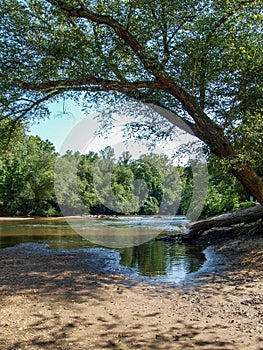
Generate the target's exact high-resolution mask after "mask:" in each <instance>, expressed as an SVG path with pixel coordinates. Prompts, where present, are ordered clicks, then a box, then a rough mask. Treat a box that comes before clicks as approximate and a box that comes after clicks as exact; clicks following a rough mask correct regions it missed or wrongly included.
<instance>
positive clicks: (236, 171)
mask: <svg viewBox="0 0 263 350" xmlns="http://www.w3.org/2000/svg"><path fill="white" fill-rule="evenodd" d="M166 91H170V93H171V94H174V96H177V95H178V96H177V99H179V98H180V99H181V102H182V104H183V106H184V109H185V110H186V111H187V112H188V113H189V114H190V115H191V116H192V118H193V120H194V121H195V124H191V123H189V124H187V126H188V127H189V128H190V129H191V130H192V132H193V135H195V136H196V137H197V138H199V139H200V140H202V141H203V142H205V143H206V144H207V145H208V146H209V148H210V149H211V152H212V153H214V154H215V155H216V156H218V157H220V158H222V159H226V160H228V161H229V163H230V164H234V165H230V171H231V172H232V174H233V175H234V176H235V177H236V178H237V179H238V180H239V181H240V182H241V183H242V185H243V186H244V187H245V189H246V190H247V192H248V193H249V194H250V195H252V196H253V197H254V198H256V200H257V201H258V202H259V203H260V204H261V205H263V181H262V179H261V178H260V177H259V176H258V175H257V174H256V173H255V172H254V170H253V169H252V168H251V166H250V165H249V164H248V163H246V164H244V163H242V162H241V161H240V160H238V155H237V154H236V152H235V150H234V148H233V146H232V144H231V142H230V141H229V140H228V138H227V137H226V136H225V135H224V130H223V129H222V128H221V127H220V126H219V125H217V124H216V123H214V122H213V121H212V120H211V119H209V118H208V116H207V115H206V113H205V112H204V111H203V110H202V108H201V107H200V106H199V105H198V103H197V102H196V101H195V100H194V99H193V97H192V96H190V95H187V94H186V93H185V96H184V99H183V100H182V95H183V92H182V91H180V92H181V94H180V95H179V94H177V91H175V92H174V93H172V87H171V84H170V90H169V88H168V87H167V88H166ZM150 107H151V108H153V109H154V110H155V111H156V112H157V113H159V114H161V115H162V116H164V117H165V118H166V119H167V120H168V121H169V122H171V123H173V124H174V125H175V126H176V127H180V124H179V123H178V116H177V115H175V114H174V117H173V113H172V112H170V111H168V110H166V109H165V108H162V107H160V106H156V105H153V104H151V105H150Z"/></svg>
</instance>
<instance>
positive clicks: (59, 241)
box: [0, 217, 205, 283]
mask: <svg viewBox="0 0 263 350" xmlns="http://www.w3.org/2000/svg"><path fill="white" fill-rule="evenodd" d="M186 223H187V221H186V220H185V218H184V217H174V218H170V217H169V218H163V217H159V218H158V217H155V218H147V217H130V218H127V217H123V218H121V217H120V218H112V219H106V218H105V219H94V218H89V219H87V218H86V219H82V218H79V219H72V220H67V221H66V220H65V219H31V220H12V221H1V222H0V249H4V248H7V247H11V246H16V245H19V244H24V243H27V246H28V244H30V243H34V244H35V243H41V244H46V245H48V249H51V250H60V251H61V250H63V251H67V250H78V249H94V248H103V249H97V251H98V252H100V251H101V252H103V255H105V253H106V255H105V256H106V259H107V252H108V253H110V254H109V256H110V259H109V261H108V264H107V269H108V271H110V272H114V271H116V270H118V267H119V271H126V272H127V271H129V274H132V275H134V276H136V275H137V276H140V277H141V278H143V279H146V280H151V281H152V282H156V283H159V282H160V283H175V282H179V281H181V280H183V279H184V278H185V277H186V276H187V275H189V274H190V273H192V272H196V271H198V270H199V269H200V267H201V266H202V265H203V264H204V262H205V256H204V254H203V252H202V250H201V249H200V248H198V247H195V246H189V245H186V244H181V243H171V242H167V241H162V240H159V238H160V237H161V236H163V235H166V234H168V233H169V234H171V233H178V231H179V230H180V226H182V225H185V224H186Z"/></svg>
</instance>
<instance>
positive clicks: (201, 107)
mask: <svg viewBox="0 0 263 350" xmlns="http://www.w3.org/2000/svg"><path fill="white" fill-rule="evenodd" d="M0 18H1V19H0V21H1V26H0V34H1V39H0V45H1V46H0V68H1V71H0V78H1V82H0V91H1V97H0V108H1V118H6V117H11V118H14V119H15V120H17V119H19V120H23V119H24V120H30V118H39V117H43V116H46V115H47V113H48V111H47V104H46V103H47V102H48V101H51V100H54V99H56V98H59V97H61V96H64V97H71V98H74V99H75V100H76V101H79V102H81V103H82V104H83V107H84V108H88V107H89V105H90V104H92V103H97V104H99V103H102V102H103V103H105V101H107V102H108V103H111V102H112V101H115V100H116V99H135V100H138V101H142V102H144V103H148V104H150V105H151V106H152V107H153V108H154V109H155V110H156V111H157V112H158V113H160V114H161V115H162V116H163V117H164V118H166V120H168V121H169V123H170V124H171V125H176V121H175V117H176V118H178V117H179V118H180V119H181V120H183V121H184V123H185V124H186V125H187V127H189V128H190V129H191V130H192V132H193V134H194V135H196V136H197V137H198V138H199V139H200V140H202V141H204V142H205V143H206V144H207V145H208V147H209V149H210V150H211V151H212V152H213V153H214V154H215V155H216V156H218V157H219V158H221V159H222V160H223V161H224V163H225V164H226V165H227V166H228V167H229V169H230V171H231V172H232V173H233V174H234V175H235V176H236V177H237V178H238V179H239V180H240V181H241V182H242V184H243V185H244V186H245V188H246V189H247V191H248V192H249V193H250V194H252V195H253V196H254V197H255V198H256V199H257V200H258V201H259V202H260V203H261V204H263V182H262V179H261V177H260V175H261V171H260V169H261V168H262V166H261V164H262V146H261V145H262V143H261V142H257V140H258V138H259V140H262V85H261V82H262V81H261V79H262V78H261V77H262V75H261V74H260V72H261V71H262V57H263V56H262V43H261V35H262V11H261V2H260V1H259V0H237V1H229V0H212V1H204V2H200V1H197V0H190V1H189V0H187V1H186V0H182V1H171V0H159V1H155V2H152V1H149V0H139V1H133V0H128V1H127V0H118V1H117V0H116V1H115V0H107V1H103V2H102V1H100V0H97V1H96V0H94V1H82V0H73V1H69V0H41V1H39V0H2V2H1V5H0ZM162 107H163V108H164V109H161V108H162ZM170 112H173V113H170Z"/></svg>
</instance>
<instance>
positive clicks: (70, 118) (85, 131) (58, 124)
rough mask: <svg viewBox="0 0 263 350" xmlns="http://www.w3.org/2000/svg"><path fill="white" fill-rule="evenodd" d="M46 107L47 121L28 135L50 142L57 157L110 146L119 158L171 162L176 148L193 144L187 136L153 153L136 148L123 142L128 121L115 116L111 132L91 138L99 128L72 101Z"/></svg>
mask: <svg viewBox="0 0 263 350" xmlns="http://www.w3.org/2000/svg"><path fill="white" fill-rule="evenodd" d="M49 107H50V112H51V114H50V118H49V119H43V120H41V121H39V123H38V124H35V125H33V126H32V127H31V129H30V133H31V134H32V135H38V136H40V137H41V138H42V139H44V140H46V139H48V140H49V141H51V142H52V143H53V144H54V145H55V147H56V150H57V151H58V152H60V154H63V153H64V152H65V151H66V150H68V149H71V150H73V151H80V152H81V153H83V154H85V153H88V152H89V151H95V152H99V151H100V150H102V149H104V148H105V147H106V146H112V147H114V149H115V155H116V156H120V155H121V154H122V153H123V152H124V151H129V152H130V153H131V154H132V155H133V156H134V157H135V158H137V157H139V156H140V155H141V154H149V153H151V152H153V153H165V154H166V155H168V156H169V157H170V158H171V157H172V154H173V153H174V151H175V149H176V148H177V147H178V146H179V145H182V144H184V143H185V141H186V142H187V141H189V140H193V138H192V137H191V136H190V135H188V136H187V135H184V136H183V137H182V138H181V139H180V137H178V138H177V139H176V140H174V142H170V143H163V144H160V145H158V147H157V148H156V149H154V150H149V149H148V148H147V147H146V145H145V144H144V143H143V141H142V142H141V143H140V144H138V143H135V142H134V140H130V141H128V142H127V140H126V142H124V139H123V137H122V132H121V128H122V126H123V125H124V124H125V121H126V122H127V120H128V121H130V119H129V117H122V116H118V115H117V116H116V115H115V117H116V121H114V123H115V124H114V128H113V129H112V131H111V132H110V133H109V134H108V135H107V136H106V137H105V136H103V137H102V136H98V135H97V136H96V135H95V134H94V131H97V130H98V129H99V125H98V123H97V122H96V121H95V119H93V118H92V114H90V115H88V116H87V115H85V114H84V112H83V111H82V110H81V107H80V106H79V105H77V104H76V103H75V102H73V101H72V100H67V101H64V102H63V100H60V101H58V102H57V103H52V104H50V105H49ZM94 114H95V112H94ZM127 118H128V119H127ZM184 157H185V156H184ZM184 157H183V158H181V159H180V161H183V163H186V162H187V158H188V157H186V158H184ZM180 161H179V163H180Z"/></svg>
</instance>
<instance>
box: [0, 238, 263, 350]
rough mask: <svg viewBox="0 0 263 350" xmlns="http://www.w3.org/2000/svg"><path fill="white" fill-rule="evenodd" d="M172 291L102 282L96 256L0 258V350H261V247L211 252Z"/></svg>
mask: <svg viewBox="0 0 263 350" xmlns="http://www.w3.org/2000/svg"><path fill="white" fill-rule="evenodd" d="M214 249H215V251H216V252H218V253H219V254H222V256H223V257H224V259H222V260H220V265H219V266H218V265H217V266H215V268H214V269H210V270H207V271H203V272H201V273H199V274H195V275H194V276H190V277H189V278H188V280H187V281H185V282H184V283H181V284H178V285H175V286H151V285H147V284H142V283H134V282H133V283H132V282H130V281H129V280H128V278H127V277H125V276H119V275H110V274H108V273H105V272H103V266H104V261H103V259H99V258H98V256H96V253H94V252H93V253H85V252H82V253H76V252H71V253H63V254H62V253H47V251H46V250H45V249H43V251H42V252H41V251H39V250H34V249H33V250H30V249H25V248H24V249H22V248H21V247H15V248H11V249H4V250H1V251H0V300H1V318H0V349H2V350H7V349H8V350H11V349H16V350H18V349H32V350H33V349H34V350H37V349H38V350H39V349H45V350H46V349H48V350H54V349H61V350H62V349H63V350H69V349H72V350H73V349H74V350H84V349H85V350H86V349H118V350H128V349H143V350H147V349H149V350H150V349H151V350H154V349H165V350H170V349H189V348H190V349H191V348H194V349H204V350H205V349H210V350H216V349H224V350H226V349H237V350H240V349H251V350H252V349H255V350H256V349H257V350H259V349H262V344H263V336H262V334H263V329H262V319H263V318H262V316H263V300H262V274H263V273H262V272H263V265H262V252H263V239H262V238H259V237H257V238H255V237H254V238H249V239H239V240H229V241H228V242H226V243H224V244H223V243H221V244H219V245H218V246H217V247H215V248H214Z"/></svg>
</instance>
